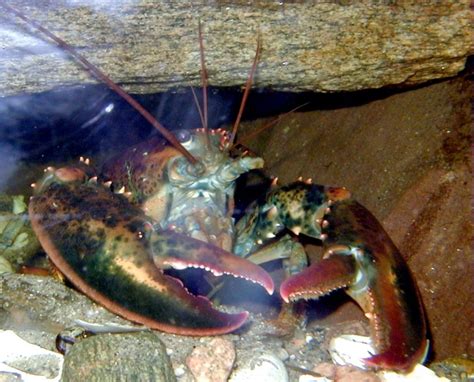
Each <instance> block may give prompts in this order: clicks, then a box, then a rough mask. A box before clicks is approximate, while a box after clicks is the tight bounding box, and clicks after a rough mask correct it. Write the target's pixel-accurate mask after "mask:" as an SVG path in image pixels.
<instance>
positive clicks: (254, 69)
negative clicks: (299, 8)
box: [227, 34, 262, 148]
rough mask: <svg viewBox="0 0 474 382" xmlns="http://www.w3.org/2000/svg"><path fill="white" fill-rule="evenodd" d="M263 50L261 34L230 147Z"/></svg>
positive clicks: (231, 135)
mask: <svg viewBox="0 0 474 382" xmlns="http://www.w3.org/2000/svg"><path fill="white" fill-rule="evenodd" d="M261 50H262V39H261V37H260V34H259V35H258V38H257V49H256V51H255V57H254V59H253V64H252V69H250V73H249V76H248V77H247V83H246V84H245V90H244V95H243V96H242V102H240V109H239V113H238V114H237V118H236V120H235V122H234V126H233V128H232V133H231V134H230V138H229V142H228V143H227V147H228V148H230V147H232V145H233V143H234V139H235V136H236V134H237V129H238V128H239V124H240V120H241V119H242V114H243V113H244V108H245V103H246V102H247V98H248V96H249V93H250V88H251V87H252V82H253V77H254V75H255V72H256V71H257V64H258V59H259V57H260V52H261Z"/></svg>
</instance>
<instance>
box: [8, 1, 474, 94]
mask: <svg viewBox="0 0 474 382" xmlns="http://www.w3.org/2000/svg"><path fill="white" fill-rule="evenodd" d="M251 3H252V5H249V4H248V3H247V2H243V1H234V2H222V1H211V2H177V1H171V2H170V1H151V0H145V1H140V2H138V3H137V2H135V1H131V0H126V1H120V2H115V1H102V2H93V3H91V2H88V1H75V2H74V3H65V2H61V3H59V4H58V3H51V2H50V1H46V0H39V1H35V2H25V1H20V0H15V1H10V2H9V4H10V5H11V6H14V7H16V8H17V9H18V10H19V11H21V12H22V13H24V14H25V15H27V16H28V17H30V18H32V19H34V20H36V21H38V22H40V23H41V24H42V25H44V27H46V28H48V29H49V30H50V31H51V32H53V33H55V34H57V35H58V36H60V37H61V38H63V39H64V40H66V41H67V42H68V43H69V44H71V45H72V46H73V47H75V48H76V49H77V50H78V51H79V52H80V53H81V54H83V55H84V56H85V57H87V58H88V59H89V60H90V61H91V62H93V63H94V64H96V65H97V66H98V67H100V68H101V69H102V70H104V71H105V72H106V73H107V74H109V75H110V77H111V78H112V79H114V80H115V81H116V82H118V83H120V84H123V85H124V87H125V88H126V89H127V90H129V91H132V92H137V93H150V92H157V91H162V90H165V89H169V88H174V87H179V86H190V85H199V84H200V74H199V71H200V59H199V56H200V54H199V43H198V20H200V21H201V23H202V25H203V34H204V44H205V53H206V61H207V67H208V74H209V82H210V83H211V84H212V85H215V86H235V85H237V86H240V85H242V84H244V83H245V80H246V78H247V73H248V71H249V69H250V67H251V62H252V59H253V56H254V54H255V51H256V46H257V36H258V35H260V36H261V41H262V45H263V49H262V54H261V58H260V63H259V67H258V73H257V75H256V79H255V83H256V85H257V86H258V87H272V88H275V89H286V90H292V91H303V90H310V91H321V92H333V91H352V90H359V89H367V88H379V87H382V86H387V85H405V84H418V83H422V82H425V81H427V80H431V79H436V78H444V77H449V76H454V75H456V74H457V73H458V72H459V71H460V70H461V69H462V68H463V67H464V64H465V60H466V57H467V56H468V54H469V52H470V51H471V52H472V47H471V40H472V25H471V24H470V8H469V4H470V2H469V0H442V1H436V2H434V3H430V2H426V1H420V2H417V1H397V2H390V1H377V0H367V1H363V2H359V1H336V0H333V1H318V2H292V1H290V2H286V1H282V2H276V1H275V2H269V1H259V2H251ZM204 4H205V5H204ZM0 49H1V52H2V54H1V55H0V95H12V94H18V93H22V92H38V91H42V90H46V89H51V88H54V87H57V86H60V85H71V84H78V83H93V82H94V81H95V80H94V79H92V78H91V76H90V74H89V73H88V72H87V71H85V70H84V69H83V68H82V67H81V66H80V65H78V64H77V63H75V62H73V61H72V60H71V59H70V58H69V57H68V56H67V55H66V54H65V53H64V52H62V51H61V50H60V49H58V48H57V47H56V46H55V45H54V44H52V43H51V42H50V41H48V40H47V39H46V40H45V39H44V37H42V36H40V34H39V33H38V32H37V31H34V30H32V28H30V27H27V26H25V24H24V23H23V22H21V21H20V20H19V19H18V18H16V17H14V16H12V15H10V14H8V13H7V12H6V11H4V10H2V12H0Z"/></svg>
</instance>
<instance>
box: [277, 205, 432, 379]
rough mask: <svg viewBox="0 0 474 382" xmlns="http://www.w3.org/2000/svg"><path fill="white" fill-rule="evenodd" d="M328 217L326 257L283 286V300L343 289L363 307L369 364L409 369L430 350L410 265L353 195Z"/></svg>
mask: <svg viewBox="0 0 474 382" xmlns="http://www.w3.org/2000/svg"><path fill="white" fill-rule="evenodd" d="M324 219H325V220H326V221H327V222H328V224H326V227H323V233H322V234H324V235H327V238H326V240H325V242H324V246H325V258H324V259H323V260H322V261H321V262H320V263H316V264H312V265H311V266H310V267H309V268H308V269H306V270H305V271H303V272H301V273H300V274H298V275H295V276H293V277H290V278H289V279H287V280H286V281H285V282H284V283H283V284H282V286H281V288H280V291H281V295H282V297H283V299H284V300H286V301H288V300H297V299H299V298H317V297H318V296H321V295H324V294H327V293H329V292H330V291H332V290H334V289H339V288H344V290H345V292H346V293H347V294H348V295H349V296H350V297H352V298H353V299H354V300H355V301H356V302H357V303H358V305H359V306H360V307H361V308H362V310H363V311H364V312H365V315H366V317H367V318H368V319H369V322H370V326H371V339H372V345H373V347H374V350H375V354H374V355H372V356H368V357H367V358H365V359H364V360H363V363H364V365H365V366H367V367H371V368H375V369H379V368H382V369H389V370H400V371H408V370H410V369H411V368H413V367H414V365H415V364H417V363H418V362H420V361H421V360H422V359H423V358H424V357H425V355H426V352H427V347H428V341H427V339H426V322H425V315H424V310H423V306H422V304H421V299H420V296H419V292H418V288H417V286H416V283H415V281H414V279H413V277H412V275H411V273H410V270H409V269H408V266H407V264H406V263H405V261H404V260H403V258H402V256H401V255H400V253H399V252H398V250H397V248H396V247H395V245H394V244H393V242H392V240H391V239H390V237H389V236H388V235H387V233H386V232H385V231H384V229H383V228H382V226H381V225H380V223H379V222H378V221H377V219H376V218H375V217H374V216H373V215H372V214H371V213H370V212H369V211H368V210H367V209H366V208H365V207H363V206H362V205H361V204H359V203H357V202H356V201H354V200H352V199H347V200H342V201H337V202H335V203H334V204H333V205H332V206H331V209H330V211H328V213H327V214H326V216H325V217H324Z"/></svg>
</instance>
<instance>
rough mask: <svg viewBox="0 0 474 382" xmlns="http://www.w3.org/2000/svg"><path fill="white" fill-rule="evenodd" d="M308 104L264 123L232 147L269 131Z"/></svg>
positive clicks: (306, 103)
mask: <svg viewBox="0 0 474 382" xmlns="http://www.w3.org/2000/svg"><path fill="white" fill-rule="evenodd" d="M308 104H309V102H305V103H303V104H301V105H299V106H296V107H295V108H293V109H291V110H290V111H287V112H286V113H283V114H280V115H279V116H278V117H276V118H275V119H274V120H272V121H270V122H267V123H265V124H264V125H263V126H262V127H260V128H259V129H255V130H254V131H252V132H250V133H248V134H247V135H244V136H243V137H241V138H240V139H239V141H238V142H236V143H235V144H234V146H236V145H239V144H242V142H244V141H246V140H248V139H250V138H253V137H255V136H257V135H259V134H260V133H261V132H263V131H264V130H267V129H269V128H270V127H272V126H274V125H276V124H277V123H278V122H280V121H281V120H282V119H283V118H285V117H286V116H287V115H290V114H291V113H294V112H295V111H297V110H299V109H301V108H303V107H305V106H307V105H308Z"/></svg>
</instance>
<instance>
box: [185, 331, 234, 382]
mask: <svg viewBox="0 0 474 382" xmlns="http://www.w3.org/2000/svg"><path fill="white" fill-rule="evenodd" d="M202 342H204V341H202ZM234 361H235V348H234V344H233V343H232V341H229V340H226V339H223V338H219V337H218V338H214V339H212V340H211V341H209V343H207V344H205V343H203V344H202V345H198V346H196V347H195V348H194V349H193V351H192V352H191V354H190V355H189V356H188V357H187V358H186V366H187V367H188V368H189V370H190V371H191V373H192V375H193V376H194V378H195V379H196V381H197V382H225V381H227V379H228V377H229V374H230V372H231V371H232V367H233V365H234Z"/></svg>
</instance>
